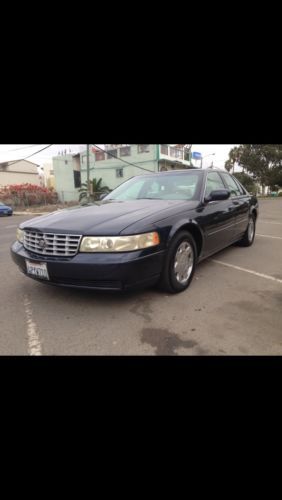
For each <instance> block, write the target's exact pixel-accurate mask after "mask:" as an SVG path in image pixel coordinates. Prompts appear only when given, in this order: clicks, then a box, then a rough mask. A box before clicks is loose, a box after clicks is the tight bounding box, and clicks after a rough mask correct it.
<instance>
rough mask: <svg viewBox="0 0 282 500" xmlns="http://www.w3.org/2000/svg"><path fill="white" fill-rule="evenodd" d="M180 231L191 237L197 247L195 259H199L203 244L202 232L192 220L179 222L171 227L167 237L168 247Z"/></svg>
mask: <svg viewBox="0 0 282 500" xmlns="http://www.w3.org/2000/svg"><path fill="white" fill-rule="evenodd" d="M180 231H188V232H189V233H190V234H191V235H192V236H193V238H194V240H195V243H196V247H197V257H198V258H199V256H200V255H201V252H202V249H203V243H204V236H203V232H202V230H201V228H200V227H199V225H198V224H197V223H196V222H195V221H192V220H188V221H187V220H186V221H185V220H183V221H180V222H179V223H178V224H177V225H175V226H173V227H172V229H171V231H170V233H169V237H168V245H169V244H170V243H171V241H172V240H173V238H174V237H175V236H176V234H178V233H179V232H180Z"/></svg>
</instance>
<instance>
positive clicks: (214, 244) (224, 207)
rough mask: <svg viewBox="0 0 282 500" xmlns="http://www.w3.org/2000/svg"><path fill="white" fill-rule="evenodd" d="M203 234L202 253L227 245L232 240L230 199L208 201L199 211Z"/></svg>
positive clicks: (233, 215) (233, 223)
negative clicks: (203, 247)
mask: <svg viewBox="0 0 282 500" xmlns="http://www.w3.org/2000/svg"><path fill="white" fill-rule="evenodd" d="M201 225H202V228H203V231H204V234H205V250H204V255H208V254H211V253H213V252H216V251H217V250H220V249H221V248H224V247H226V246H228V245H229V244H230V243H231V242H232V241H233V240H234V230H235V227H234V226H235V208H234V207H233V204H232V201H231V200H224V201H216V202H210V203H208V204H207V205H206V206H205V207H204V208H203V209H202V213H201Z"/></svg>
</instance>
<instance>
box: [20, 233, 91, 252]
mask: <svg viewBox="0 0 282 500" xmlns="http://www.w3.org/2000/svg"><path fill="white" fill-rule="evenodd" d="M80 240H81V236H80V235H78V234H57V233H40V232H37V231H30V230H25V231H24V247H25V248H26V249H27V250H30V251H31V252H34V253H38V254H40V255H55V256H58V257H59V256H61V257H70V256H73V255H76V254H77V252H78V249H79V244H80Z"/></svg>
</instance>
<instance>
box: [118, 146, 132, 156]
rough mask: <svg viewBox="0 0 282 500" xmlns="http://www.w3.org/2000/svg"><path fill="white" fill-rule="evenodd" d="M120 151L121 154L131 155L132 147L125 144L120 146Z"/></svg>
mask: <svg viewBox="0 0 282 500" xmlns="http://www.w3.org/2000/svg"><path fill="white" fill-rule="evenodd" d="M119 152H120V156H130V155H131V147H130V146H125V147H123V148H120V150H119Z"/></svg>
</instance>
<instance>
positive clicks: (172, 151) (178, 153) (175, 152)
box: [170, 148, 183, 160]
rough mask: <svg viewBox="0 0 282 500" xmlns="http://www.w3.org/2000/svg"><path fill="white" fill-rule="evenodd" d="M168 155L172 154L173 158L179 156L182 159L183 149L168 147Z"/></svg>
mask: <svg viewBox="0 0 282 500" xmlns="http://www.w3.org/2000/svg"><path fill="white" fill-rule="evenodd" d="M170 156H172V157H173V158H181V159H182V160H183V150H182V149H177V148H170Z"/></svg>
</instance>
